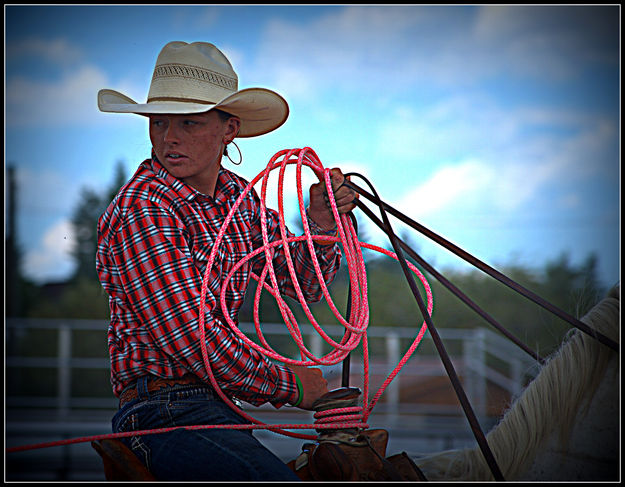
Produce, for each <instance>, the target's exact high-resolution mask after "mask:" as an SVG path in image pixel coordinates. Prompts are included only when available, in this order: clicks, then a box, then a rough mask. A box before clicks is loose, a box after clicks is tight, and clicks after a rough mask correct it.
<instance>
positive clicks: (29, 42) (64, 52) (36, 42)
mask: <svg viewBox="0 0 625 487" xmlns="http://www.w3.org/2000/svg"><path fill="white" fill-rule="evenodd" d="M6 54H7V59H8V60H15V59H17V58H24V57H31V56H32V57H35V58H38V59H43V60H45V61H49V62H51V63H55V64H61V65H69V64H72V63H75V62H77V61H80V60H81V59H83V57H84V53H83V50H82V49H81V48H80V47H78V46H77V45H76V44H72V43H70V42H69V41H68V40H67V39H39V38H35V37H31V38H28V39H23V40H20V41H18V42H15V43H11V44H9V45H8V46H7V49H6Z"/></svg>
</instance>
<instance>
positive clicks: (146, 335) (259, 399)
mask: <svg viewBox="0 0 625 487" xmlns="http://www.w3.org/2000/svg"><path fill="white" fill-rule="evenodd" d="M187 238H188V237H187V235H186V232H185V228H184V225H183V223H182V222H181V221H180V220H179V219H178V218H177V217H176V216H175V215H174V214H173V213H171V212H169V211H168V210H167V209H165V208H162V207H159V206H158V205H156V204H154V203H151V202H148V201H142V202H141V203H139V204H137V205H136V206H135V207H133V208H131V209H129V211H128V213H127V214H126V217H125V219H124V221H123V223H122V225H121V227H120V229H119V230H118V232H117V233H116V235H115V236H114V237H113V241H112V243H111V249H112V256H113V259H114V260H115V265H116V267H117V269H118V270H119V273H120V281H121V285H122V286H123V289H124V292H125V294H126V296H127V298H128V302H129V303H131V306H132V311H133V313H134V314H135V315H136V316H137V317H138V321H139V323H140V324H141V325H140V329H138V330H135V332H134V333H133V335H132V336H128V337H127V338H128V340H129V341H131V342H132V347H134V352H133V354H134V356H135V357H136V358H138V359H140V362H141V363H142V364H148V365H147V367H152V368H153V370H154V371H155V373H157V375H159V373H158V372H162V371H163V370H167V369H171V368H175V367H176V366H178V368H179V367H184V368H185V369H187V370H189V371H191V372H193V373H194V374H196V375H197V376H198V377H200V378H201V379H202V380H204V381H206V382H209V376H208V372H207V371H206V368H205V365H204V360H203V357H202V351H201V346H200V330H199V317H198V311H199V309H200V299H201V289H202V277H203V276H202V275H201V274H200V272H199V270H198V268H197V267H196V265H195V264H194V261H193V256H192V255H191V251H190V249H189V243H188V241H187ZM210 278H211V279H219V276H218V275H211V277H210ZM218 298H219V297H218V296H215V295H213V293H211V292H210V290H208V291H207V295H206V306H205V313H206V315H205V329H206V349H207V353H208V358H209V361H210V364H211V369H212V371H213V374H214V376H215V378H216V380H217V382H218V383H219V385H220V386H221V388H222V390H224V391H225V392H226V393H229V394H230V395H233V396H236V397H237V398H239V399H241V400H244V401H246V402H249V403H251V404H254V405H260V404H263V403H265V402H271V403H272V404H273V405H274V406H276V407H280V406H282V405H283V404H285V403H288V402H291V403H292V402H295V401H296V400H297V396H298V393H297V385H296V381H295V377H294V374H293V372H292V371H291V370H290V369H288V368H286V367H284V366H281V365H277V364H273V363H271V362H270V361H269V360H267V359H266V358H265V357H264V356H262V355H261V354H260V353H258V352H257V351H255V350H254V349H252V348H251V347H249V346H248V345H247V344H246V343H245V342H244V341H242V340H241V339H239V338H238V337H237V336H236V335H235V334H234V333H232V330H230V328H229V326H228V325H227V324H224V323H222V322H221V321H220V320H218V319H216V317H215V313H214V310H216V309H217V307H218V302H219V301H218Z"/></svg>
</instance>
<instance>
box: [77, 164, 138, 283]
mask: <svg viewBox="0 0 625 487" xmlns="http://www.w3.org/2000/svg"><path fill="white" fill-rule="evenodd" d="M125 182H126V173H125V170H124V164H123V162H122V161H118V162H117V164H116V166H115V175H114V178H113V182H112V183H111V185H110V186H109V187H108V188H106V189H105V191H104V192H103V193H100V192H98V191H96V190H94V189H92V188H88V187H86V188H83V189H82V192H81V196H80V201H79V203H78V205H77V206H76V208H75V210H74V212H73V215H72V225H73V227H74V230H75V232H76V246H75V247H74V250H73V252H72V255H73V257H74V259H76V263H77V266H76V271H75V273H74V275H73V276H72V280H82V279H83V278H86V279H88V280H94V281H97V280H98V276H97V274H96V270H95V252H96V247H97V242H98V232H97V222H98V219H99V218H100V215H102V213H104V211H105V210H106V208H107V206H108V205H109V203H110V202H111V200H112V199H113V198H114V196H115V195H116V194H117V192H118V191H119V188H120V187H121V186H122V185H123V184H124V183H125Z"/></svg>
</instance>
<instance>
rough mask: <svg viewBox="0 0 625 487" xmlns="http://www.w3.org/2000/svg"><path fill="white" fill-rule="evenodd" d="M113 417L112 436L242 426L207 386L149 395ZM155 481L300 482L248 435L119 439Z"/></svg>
mask: <svg viewBox="0 0 625 487" xmlns="http://www.w3.org/2000/svg"><path fill="white" fill-rule="evenodd" d="M146 386H147V376H146V377H142V378H140V379H139V380H138V381H137V390H138V392H139V397H138V398H137V399H135V400H134V401H131V402H129V403H128V404H125V405H124V406H123V407H122V408H121V409H120V410H119V411H118V412H117V413H116V414H115V416H114V417H113V431H114V432H126V431H136V430H146V429H153V428H166V427H171V426H183V425H187V426H189V425H197V424H224V425H225V424H246V423H248V421H247V420H245V419H244V418H242V417H241V416H239V415H238V414H237V413H236V412H235V411H233V410H232V408H231V407H230V406H228V405H227V404H226V403H224V402H223V401H222V400H221V398H220V397H219V396H218V395H217V394H216V393H215V392H214V391H213V389H212V388H211V387H210V386H206V387H204V386H197V385H177V386H174V387H171V388H167V389H162V390H159V391H156V392H152V393H147V392H146V391H147V387H146ZM122 441H123V442H124V443H125V444H126V445H127V446H128V447H130V448H131V449H132V451H133V452H134V453H135V455H137V457H138V458H139V459H140V460H141V461H142V462H143V463H144V464H145V465H146V467H147V468H148V470H150V472H152V474H153V475H154V476H155V477H156V478H157V479H158V480H223V481H227V480H256V481H263V480H264V481H269V480H274V481H275V480H290V481H297V480H299V478H298V477H297V476H296V475H295V474H294V473H293V472H292V471H291V469H290V468H289V467H287V466H286V465H285V464H284V462H282V461H281V460H280V459H279V458H278V457H276V456H275V455H274V454H273V453H271V452H270V451H269V450H268V449H267V448H266V447H265V446H263V445H262V444H261V443H260V442H259V441H258V440H257V439H256V438H255V437H254V436H253V433H252V430H233V429H198V430H185V429H177V430H174V431H171V432H168V433H161V434H151V435H141V436H132V437H127V438H122Z"/></svg>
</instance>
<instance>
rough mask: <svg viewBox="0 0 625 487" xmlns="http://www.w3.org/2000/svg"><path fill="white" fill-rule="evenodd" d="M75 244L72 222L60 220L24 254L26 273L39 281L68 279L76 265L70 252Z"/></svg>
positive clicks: (23, 265)
mask: <svg viewBox="0 0 625 487" xmlns="http://www.w3.org/2000/svg"><path fill="white" fill-rule="evenodd" d="M74 245H75V239H74V230H73V227H72V225H71V223H70V222H69V221H68V220H62V221H58V222H57V223H56V224H54V225H53V226H52V227H50V228H49V229H48V230H47V231H46V233H45V234H44V236H43V238H42V240H41V242H39V244H38V246H37V247H36V248H35V249H33V250H30V251H28V252H27V253H26V254H25V255H24V260H23V264H22V267H23V272H24V275H25V276H26V277H28V278H29V279H32V280H34V281H35V282H38V283H41V282H45V281H53V280H56V279H66V278H67V276H68V274H69V273H70V272H71V271H72V270H73V269H74V267H75V262H74V260H73V259H72V258H71V254H70V252H71V251H72V248H73V247H74Z"/></svg>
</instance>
